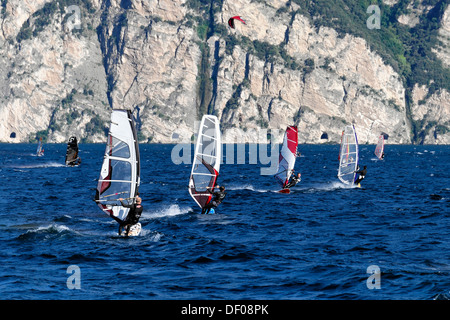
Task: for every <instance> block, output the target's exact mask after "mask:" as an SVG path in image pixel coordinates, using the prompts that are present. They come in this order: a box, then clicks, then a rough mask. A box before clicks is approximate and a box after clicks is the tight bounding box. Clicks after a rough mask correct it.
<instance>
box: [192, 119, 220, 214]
mask: <svg viewBox="0 0 450 320" xmlns="http://www.w3.org/2000/svg"><path fill="white" fill-rule="evenodd" d="M221 159H222V142H221V134H220V125H219V120H218V119H217V117H216V116H212V115H204V116H203V118H202V121H201V123H200V128H199V131H198V136H197V144H196V146H195V152H194V161H193V163H192V170H191V175H190V178H189V194H190V195H191V197H192V198H193V199H194V201H195V202H196V203H197V204H198V206H199V207H200V208H202V211H203V209H204V208H205V207H206V205H207V204H209V202H210V201H211V198H212V195H211V193H209V192H208V190H207V189H206V188H209V190H211V192H213V191H214V186H215V184H216V181H217V177H218V176H219V170H220V161H221ZM206 213H214V209H209V210H208V211H207V212H206Z"/></svg>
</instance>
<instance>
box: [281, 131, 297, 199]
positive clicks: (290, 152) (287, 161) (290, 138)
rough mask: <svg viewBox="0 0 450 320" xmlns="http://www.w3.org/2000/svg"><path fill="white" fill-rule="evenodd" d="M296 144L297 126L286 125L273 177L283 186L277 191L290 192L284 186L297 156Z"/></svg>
mask: <svg viewBox="0 0 450 320" xmlns="http://www.w3.org/2000/svg"><path fill="white" fill-rule="evenodd" d="M297 146H298V130H297V126H288V127H287V128H286V132H285V133H284V138H283V145H282V146H281V150H280V157H279V161H278V170H277V173H276V174H275V179H276V180H277V182H278V183H279V185H280V186H281V188H283V189H282V190H280V191H278V192H281V193H290V189H289V188H286V185H287V184H288V182H289V178H290V177H291V174H292V172H293V171H294V166H295V160H296V157H297Z"/></svg>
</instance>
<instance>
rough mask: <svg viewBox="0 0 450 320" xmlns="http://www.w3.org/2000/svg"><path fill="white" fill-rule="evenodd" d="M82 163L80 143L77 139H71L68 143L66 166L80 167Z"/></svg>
mask: <svg viewBox="0 0 450 320" xmlns="http://www.w3.org/2000/svg"><path fill="white" fill-rule="evenodd" d="M80 163H81V159H80V157H79V156H78V141H77V137H74V136H73V137H70V139H69V142H68V143H67V150H66V166H71V167H73V166H78V165H80Z"/></svg>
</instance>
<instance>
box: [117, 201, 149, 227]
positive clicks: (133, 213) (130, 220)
mask: <svg viewBox="0 0 450 320" xmlns="http://www.w3.org/2000/svg"><path fill="white" fill-rule="evenodd" d="M119 200H120V203H121V204H122V207H125V208H130V211H129V212H128V216H127V218H126V219H125V221H123V222H122V223H120V224H119V235H120V234H121V233H122V228H126V230H127V232H126V235H127V236H128V233H129V232H130V228H131V226H132V225H135V224H136V223H138V222H139V219H140V217H141V214H142V211H143V210H144V208H143V207H142V199H141V198H140V197H139V196H136V203H133V204H125V203H123V201H122V200H123V199H122V198H120V199H119Z"/></svg>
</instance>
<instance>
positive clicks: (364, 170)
mask: <svg viewBox="0 0 450 320" xmlns="http://www.w3.org/2000/svg"><path fill="white" fill-rule="evenodd" d="M355 173H357V174H359V176H358V179H356V181H355V184H356V185H357V184H358V183H360V182H361V181H362V180H363V179H364V177H365V176H366V174H367V166H364V169H362V170H358V171H355Z"/></svg>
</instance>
